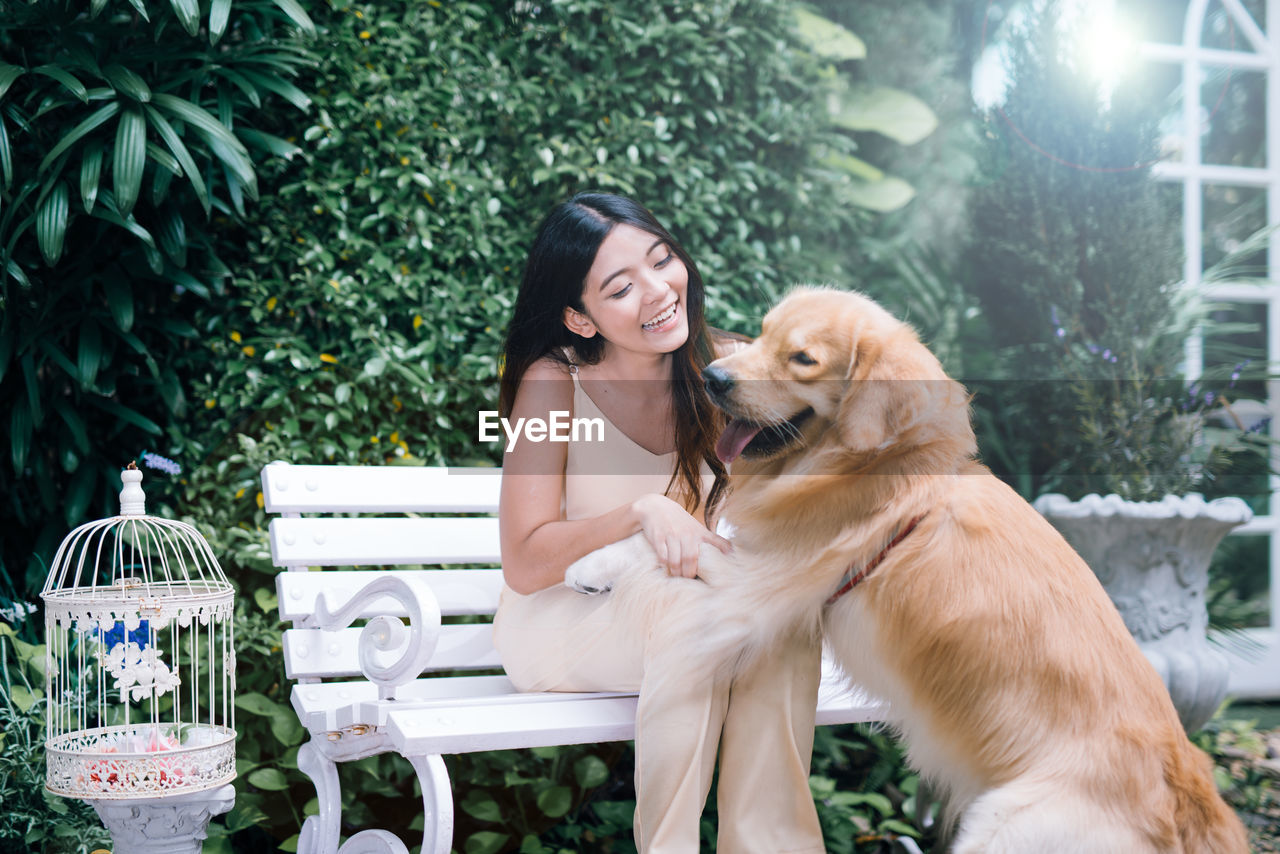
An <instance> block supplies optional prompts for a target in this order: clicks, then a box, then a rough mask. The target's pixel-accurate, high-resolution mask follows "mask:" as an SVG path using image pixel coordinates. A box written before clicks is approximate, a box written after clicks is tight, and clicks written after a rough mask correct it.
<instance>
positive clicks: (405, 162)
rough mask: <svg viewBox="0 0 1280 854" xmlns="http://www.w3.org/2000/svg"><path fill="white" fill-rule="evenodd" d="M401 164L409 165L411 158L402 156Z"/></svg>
mask: <svg viewBox="0 0 1280 854" xmlns="http://www.w3.org/2000/svg"><path fill="white" fill-rule="evenodd" d="M400 165H401V166H408V165H409V158H407V157H401V158H400Z"/></svg>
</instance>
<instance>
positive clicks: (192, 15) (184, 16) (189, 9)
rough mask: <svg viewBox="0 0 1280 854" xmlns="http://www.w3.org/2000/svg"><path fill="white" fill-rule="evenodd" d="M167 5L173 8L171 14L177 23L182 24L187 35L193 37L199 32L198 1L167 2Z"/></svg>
mask: <svg viewBox="0 0 1280 854" xmlns="http://www.w3.org/2000/svg"><path fill="white" fill-rule="evenodd" d="M169 5H170V6H172V7H173V13H174V14H175V15H177V16H178V23H180V24H182V28H183V29H184V30H186V31H187V35H189V36H194V35H195V34H196V33H198V32H200V3H199V0H169Z"/></svg>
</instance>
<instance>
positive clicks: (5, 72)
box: [0, 62, 27, 98]
mask: <svg viewBox="0 0 1280 854" xmlns="http://www.w3.org/2000/svg"><path fill="white" fill-rule="evenodd" d="M26 73H27V70H26V69H25V68H23V67H22V66H20V65H10V64H9V63H7V62H0V98H3V97H4V93H6V92H8V91H9V87H10V86H12V85H13V82H14V81H15V80H17V79H18V78H19V77H21V76H22V75H24V74H26Z"/></svg>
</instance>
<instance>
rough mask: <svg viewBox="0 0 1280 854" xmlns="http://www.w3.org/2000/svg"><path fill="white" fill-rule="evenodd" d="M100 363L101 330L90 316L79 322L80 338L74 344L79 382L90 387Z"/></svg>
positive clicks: (94, 380)
mask: <svg viewBox="0 0 1280 854" xmlns="http://www.w3.org/2000/svg"><path fill="white" fill-rule="evenodd" d="M101 365H102V330H101V329H100V328H99V327H98V324H97V322H95V321H94V320H93V319H92V318H85V320H84V322H83V323H81V324H80V339H79V341H78V342H77V346H76V368H77V369H78V370H79V372H80V384H81V385H82V386H84V387H86V388H88V387H91V386H92V385H93V384H94V382H96V381H97V379H98V368H99V367H100V366H101Z"/></svg>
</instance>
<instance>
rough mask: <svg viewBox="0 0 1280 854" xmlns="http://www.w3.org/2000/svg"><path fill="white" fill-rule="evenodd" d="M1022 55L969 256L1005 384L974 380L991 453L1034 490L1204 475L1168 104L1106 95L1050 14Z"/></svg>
mask: <svg viewBox="0 0 1280 854" xmlns="http://www.w3.org/2000/svg"><path fill="white" fill-rule="evenodd" d="M1011 55H1012V62H1011V81H1010V84H1009V88H1008V92H1007V96H1006V100H1005V103H1004V105H1003V108H1002V112H1001V113H999V114H997V113H995V112H993V113H992V114H991V115H989V116H988V117H987V129H988V132H989V140H990V142H989V145H988V146H987V150H986V152H985V164H984V168H985V169H986V170H987V172H988V175H989V176H990V179H989V182H988V183H986V184H985V185H984V186H982V187H980V188H979V189H978V190H977V191H976V192H975V194H974V198H973V206H972V213H973V222H974V224H975V226H976V227H975V230H974V238H973V242H972V244H971V246H970V247H969V250H968V253H967V259H966V260H967V268H968V269H967V280H968V287H969V289H970V291H971V293H972V294H973V295H974V296H975V297H976V298H977V300H978V301H979V303H980V305H981V308H982V312H983V315H984V317H985V319H986V327H985V331H986V335H987V341H989V342H990V345H991V346H993V347H994V348H995V360H996V365H995V372H994V373H995V380H996V381H994V382H979V383H977V384H976V385H975V388H976V389H977V391H978V399H977V404H978V410H979V415H980V418H981V419H982V425H983V428H984V434H985V435H984V439H985V441H984V442H982V443H980V444H982V446H983V451H984V456H985V457H986V459H987V461H988V462H989V463H991V464H992V465H993V467H994V468H995V469H996V471H997V473H999V474H1001V475H1003V476H1005V477H1006V478H1008V479H1010V480H1011V482H1013V483H1014V484H1015V485H1016V486H1018V487H1019V489H1020V490H1021V491H1022V492H1023V494H1024V495H1026V496H1027V497H1034V496H1035V495H1037V494H1039V493H1041V492H1046V491H1061V492H1067V493H1070V494H1072V495H1076V496H1079V495H1083V494H1084V493H1086V492H1090V491H1102V492H1120V493H1121V494H1124V495H1126V497H1131V498H1139V499H1146V498H1148V497H1154V496H1158V495H1160V494H1163V493H1164V492H1166V491H1170V490H1173V491H1185V490H1186V489H1187V488H1188V487H1189V486H1190V485H1191V484H1192V482H1193V481H1194V480H1195V479H1196V477H1197V476H1198V473H1199V472H1200V471H1201V469H1200V468H1199V467H1198V464H1197V463H1196V462H1194V461H1193V460H1192V459H1191V457H1190V454H1191V453H1192V451H1193V449H1194V445H1195V442H1196V423H1195V421H1194V419H1192V418H1188V417H1185V416H1187V415H1191V414H1193V410H1194V409H1195V408H1196V406H1195V405H1193V404H1195V402H1194V401H1190V400H1188V399H1186V398H1185V397H1184V395H1183V389H1182V384H1181V382H1180V380H1179V375H1178V369H1179V365H1180V362H1181V358H1182V347H1183V341H1184V340H1185V337H1186V335H1187V334H1189V333H1190V331H1191V330H1192V328H1193V327H1194V324H1195V319H1196V317H1195V312H1194V310H1193V306H1194V304H1193V302H1192V301H1191V299H1190V296H1191V295H1189V294H1187V293H1185V290H1184V289H1182V288H1181V287H1180V286H1179V285H1178V280H1179V278H1180V273H1181V254H1182V253H1181V246H1180V244H1179V234H1180V230H1179V226H1178V223H1179V211H1178V208H1177V205H1176V197H1174V196H1171V195H1170V189H1171V188H1169V187H1168V186H1162V185H1160V184H1158V183H1156V182H1155V181H1154V180H1153V179H1152V177H1151V174H1150V173H1151V166H1152V165H1153V163H1154V162H1155V161H1156V160H1157V159H1158V157H1159V153H1158V146H1157V142H1156V127H1157V119H1158V105H1155V104H1152V103H1151V102H1150V101H1149V100H1147V99H1146V96H1145V92H1144V87H1143V84H1142V81H1141V80H1137V79H1131V80H1126V81H1125V84H1124V85H1123V86H1121V87H1119V88H1118V89H1117V90H1116V91H1115V92H1114V93H1112V94H1111V96H1110V100H1109V102H1107V101H1104V99H1103V96H1102V93H1100V92H1099V91H1098V89H1097V87H1096V85H1095V84H1094V83H1093V82H1092V81H1091V80H1090V79H1089V77H1088V75H1087V74H1086V73H1085V72H1084V71H1083V70H1082V69H1080V68H1079V67H1078V66H1077V65H1076V63H1075V58H1074V56H1073V54H1072V50H1071V36H1070V33H1068V32H1067V31H1065V30H1064V29H1063V28H1062V26H1061V25H1060V24H1059V22H1058V21H1057V19H1056V16H1054V15H1051V14H1047V15H1045V16H1043V17H1041V18H1040V19H1038V20H1037V21H1036V22H1035V23H1034V24H1032V25H1030V26H1029V27H1028V29H1027V31H1026V32H1023V33H1021V34H1020V35H1019V36H1018V37H1017V38H1015V40H1014V41H1013V43H1012V50H1011ZM1183 404H1186V406H1185V407H1184V406H1183Z"/></svg>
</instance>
